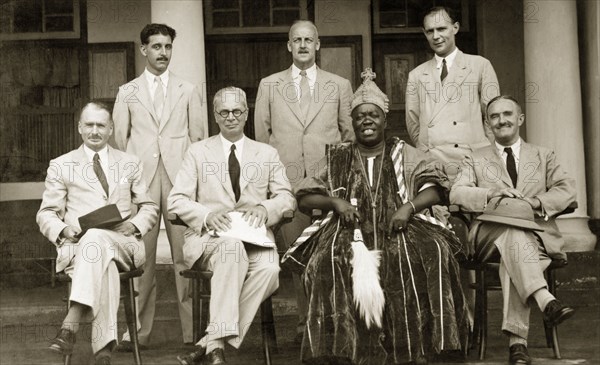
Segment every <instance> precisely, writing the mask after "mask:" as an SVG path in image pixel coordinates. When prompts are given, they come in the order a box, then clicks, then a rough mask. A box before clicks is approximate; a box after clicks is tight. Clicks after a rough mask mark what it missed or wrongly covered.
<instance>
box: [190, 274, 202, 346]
mask: <svg viewBox="0 0 600 365" xmlns="http://www.w3.org/2000/svg"><path fill="white" fill-rule="evenodd" d="M190 280H191V281H192V282H191V284H192V330H193V338H194V344H196V343H198V341H200V326H201V322H200V317H201V316H202V304H201V301H200V290H199V287H198V285H199V284H198V283H199V282H200V279H197V278H194V279H190Z"/></svg>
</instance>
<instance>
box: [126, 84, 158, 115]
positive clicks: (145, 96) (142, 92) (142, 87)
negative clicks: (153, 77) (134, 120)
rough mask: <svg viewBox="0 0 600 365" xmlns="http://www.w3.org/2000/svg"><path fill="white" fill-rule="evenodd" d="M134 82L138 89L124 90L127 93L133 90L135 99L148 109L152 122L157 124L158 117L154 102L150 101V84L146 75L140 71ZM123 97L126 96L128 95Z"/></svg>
mask: <svg viewBox="0 0 600 365" xmlns="http://www.w3.org/2000/svg"><path fill="white" fill-rule="evenodd" d="M135 83H136V85H137V87H138V89H139V90H125V91H126V92H127V95H130V94H129V93H130V92H132V93H133V92H135V93H136V94H135V95H137V99H138V100H139V101H140V104H142V105H143V106H144V108H146V110H148V113H150V115H152V118H153V119H154V122H155V123H156V124H157V125H159V124H160V119H159V118H158V116H157V115H156V112H155V111H154V104H153V103H152V98H151V97H150V86H149V85H148V82H147V81H146V76H145V75H144V73H142V74H141V75H140V76H139V77H138V78H137V79H136V80H135ZM127 95H126V96H125V97H128V96H127Z"/></svg>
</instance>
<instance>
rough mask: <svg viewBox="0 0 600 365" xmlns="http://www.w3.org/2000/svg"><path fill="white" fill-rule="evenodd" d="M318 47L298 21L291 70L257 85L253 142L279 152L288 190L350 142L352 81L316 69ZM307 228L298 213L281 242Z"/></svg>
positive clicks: (300, 294)
mask: <svg viewBox="0 0 600 365" xmlns="http://www.w3.org/2000/svg"><path fill="white" fill-rule="evenodd" d="M319 47H320V41H319V33H318V31H317V27H316V26H315V25H314V24H313V23H312V22H310V21H308V20H300V21H296V22H295V23H294V24H293V25H292V26H291V28H290V31H289V40H288V42H287V48H288V51H289V52H290V53H291V54H292V60H293V64H292V66H291V67H290V68H288V69H287V70H284V71H281V72H278V73H275V74H273V75H270V76H268V77H266V78H264V79H262V80H261V81H260V84H259V86H258V87H259V89H258V95H257V97H256V107H255V110H254V130H255V137H256V140H257V141H259V142H264V143H268V144H270V145H271V146H273V147H275V148H276V149H277V151H278V152H279V155H280V156H281V161H282V162H283V164H284V165H285V167H286V173H287V177H288V179H289V181H290V183H291V184H292V187H294V186H296V184H297V183H299V182H300V181H301V180H302V179H304V178H305V177H306V176H307V175H310V171H309V168H311V167H312V166H316V163H317V162H318V161H320V160H321V159H322V158H323V157H324V156H325V145H327V144H336V143H339V142H348V141H354V130H353V129H352V118H351V116H350V98H351V97H352V86H351V85H350V81H348V80H346V79H344V78H342V77H340V76H337V75H335V74H332V73H329V72H326V71H323V70H321V69H320V68H319V67H317V65H316V63H315V59H316V52H317V51H318V50H319ZM309 225H310V217H308V216H307V215H305V214H303V213H302V212H300V211H296V212H295V214H294V219H293V220H292V221H291V222H289V223H287V224H284V225H283V226H282V227H281V230H280V232H281V234H282V239H283V242H284V243H285V244H286V245H287V246H290V245H291V244H292V243H294V241H295V240H296V239H297V238H298V236H300V233H302V231H303V230H304V229H305V228H306V227H308V226H309ZM286 248H287V247H282V249H286ZM294 279H295V280H294V283H295V286H296V296H297V298H298V312H299V317H300V320H299V327H298V334H302V333H304V322H305V319H306V311H307V304H306V297H305V295H304V290H303V289H302V287H301V284H300V282H299V280H298V277H297V276H296V275H294Z"/></svg>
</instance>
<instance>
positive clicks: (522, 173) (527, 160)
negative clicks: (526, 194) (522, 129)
mask: <svg viewBox="0 0 600 365" xmlns="http://www.w3.org/2000/svg"><path fill="white" fill-rule="evenodd" d="M532 167H534V172H535V170H536V169H537V168H538V167H539V160H538V159H537V153H536V151H535V150H534V149H533V148H531V146H530V145H529V144H527V143H525V141H523V140H521V151H520V152H519V172H518V173H517V189H518V190H520V191H524V188H525V184H526V183H527V182H526V181H525V178H527V177H529V178H531V177H532V174H531V168H532Z"/></svg>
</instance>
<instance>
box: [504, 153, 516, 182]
mask: <svg viewBox="0 0 600 365" xmlns="http://www.w3.org/2000/svg"><path fill="white" fill-rule="evenodd" d="M504 152H506V169H507V170H508V175H509V176H510V180H511V181H512V183H513V187H515V188H516V187H517V164H516V163H515V157H514V156H513V153H512V149H511V148H510V147H506V148H505V149H504Z"/></svg>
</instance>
